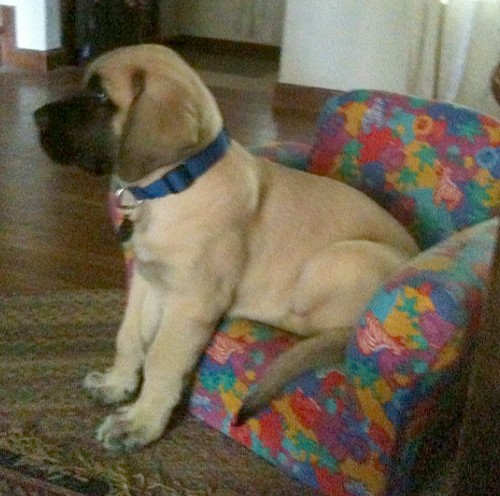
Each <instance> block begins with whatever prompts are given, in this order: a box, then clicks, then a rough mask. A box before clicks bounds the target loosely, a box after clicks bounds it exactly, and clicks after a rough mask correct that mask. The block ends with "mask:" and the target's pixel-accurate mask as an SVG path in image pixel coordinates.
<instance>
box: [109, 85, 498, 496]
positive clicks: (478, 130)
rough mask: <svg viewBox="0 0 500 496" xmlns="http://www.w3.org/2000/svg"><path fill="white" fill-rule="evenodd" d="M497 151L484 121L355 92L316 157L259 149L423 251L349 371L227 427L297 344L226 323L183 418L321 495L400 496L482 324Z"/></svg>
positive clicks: (395, 283) (353, 346)
mask: <svg viewBox="0 0 500 496" xmlns="http://www.w3.org/2000/svg"><path fill="white" fill-rule="evenodd" d="M499 147H500V123H498V122H496V121H494V120H493V119H492V118H489V117H486V116H482V115H479V114H476V113H474V112H471V111H469V110H466V109H462V108H459V107H456V106H453V105H449V104H439V103H432V102H428V101H424V100H420V99H415V98H410V97H404V96H400V95H391V94H387V93H381V92H368V91H355V92H351V93H348V94H345V95H342V96H341V97H338V98H336V99H332V100H331V101H329V102H328V103H327V105H326V106H325V108H324V110H323V112H322V114H321V118H320V126H319V133H318V138H317V142H316V144H315V146H314V147H313V149H312V150H310V149H309V148H308V147H307V146H304V145H300V144H290V143H287V144H281V145H280V144H274V145H271V146H270V147H265V148H262V149H257V150H254V152H255V153H258V154H264V155H266V156H268V157H269V158H271V159H272V160H276V161H278V162H281V163H284V164H285V165H288V166H291V167H296V168H299V169H301V170H309V171H310V172H314V173H318V174H323V175H330V176H332V177H336V178H338V179H340V180H343V181H345V182H348V183H349V184H351V185H353V186H355V187H357V188H359V189H362V190H364V191H366V192H367V193H368V194H369V195H370V196H372V197H373V198H374V199H376V200H377V201H378V202H380V203H381V204H382V205H384V206H385V207H386V208H387V209H388V210H389V211H391V212H393V214H394V215H395V216H396V217H397V218H398V219H399V220H400V221H402V222H403V223H404V224H405V225H406V226H408V227H409V229H411V231H412V233H413V234H414V235H415V237H416V239H418V241H419V243H420V245H421V246H422V247H423V248H428V247H430V248H429V249H427V250H425V251H424V252H422V253H421V254H420V255H419V256H418V257H416V258H415V259H414V260H413V261H412V262H411V263H410V264H409V265H408V266H406V267H405V268H404V269H402V270H401V271H400V273H398V274H397V275H396V276H395V277H393V278H392V280H390V281H389V282H388V283H387V284H386V285H385V287H384V288H382V289H381V290H380V291H379V292H378V293H377V294H376V295H375V297H374V298H373V300H372V301H371V303H370V304H369V306H368V308H367V309H366V312H365V313H364V315H363V316H362V317H361V319H360V321H359V325H358V327H357V329H356V333H355V334H354V335H353V337H352V340H351V342H350V344H349V346H348V350H347V353H346V360H345V363H342V364H338V366H337V367H334V368H333V367H332V368H328V369H326V368H325V369H322V370H317V371H314V372H309V373H307V374H304V375H302V376H301V377H299V378H297V379H296V380H295V381H293V382H291V383H290V384H289V385H288V386H287V387H286V389H285V391H284V393H283V394H282V395H280V397H279V398H276V399H275V400H274V401H273V402H272V404H271V405H270V406H269V407H268V408H266V409H264V410H263V411H262V412H261V413H260V414H259V415H258V416H257V417H256V418H253V419H250V420H249V421H248V422H247V423H246V424H245V425H243V426H240V427H236V426H234V425H233V424H232V421H233V419H234V416H235V414H236V413H237V412H238V410H239V408H240V406H241V404H242V401H243V399H244V397H245V395H246V394H248V392H249V391H250V390H251V388H252V387H253V385H254V384H256V383H257V381H258V380H259V379H260V378H261V377H262V375H263V374H265V372H266V370H267V368H268V366H269V364H270V363H271V362H272V360H273V359H274V358H276V357H277V356H278V355H279V354H280V353H282V352H283V351H284V350H285V349H287V348H288V347H290V346H293V343H294V342H295V341H294V340H295V338H294V337H293V336H291V335H290V334H287V333H283V332H281V331H279V330H276V329H272V328H269V327H266V326H263V325H258V324H255V323H250V322H247V321H243V320H225V321H223V322H222V324H221V325H220V328H219V329H218V330H217V332H216V334H215V335H214V337H213V340H212V343H211V344H210V346H209V348H208V349H207V352H206V353H205V355H204V357H203V359H202V361H201V364H200V367H199V370H198V375H197V380H196V383H195V385H194V389H193V393H192V396H191V400H190V410H191V412H192V413H193V414H194V415H196V416H198V417H199V418H201V419H202V420H203V421H205V422H206V423H207V424H208V425H210V426H212V427H214V428H216V429H219V430H220V431H221V432H223V433H225V434H227V435H228V436H230V437H232V438H233V439H235V440H236V441H238V442H240V443H242V444H243V445H245V446H247V447H248V448H250V449H252V450H253V451H254V452H255V453H257V454H258V455H259V456H262V457H264V458H265V459H267V460H269V461H270V462H271V463H273V464H275V465H277V466H278V467H280V468H282V469H283V470H285V471H287V472H288V473H290V475H292V476H293V477H296V478H298V479H300V480H301V481H303V482H304V483H305V484H308V485H310V486H312V487H314V488H317V489H318V490H319V491H320V492H322V493H324V494H327V495H333V496H381V495H393V496H394V495H403V494H407V491H408V490H409V489H410V487H411V484H412V479H411V470H412V467H413V464H414V460H415V456H416V454H417V453H418V449H419V447H420V445H421V443H422V440H423V438H424V435H425V434H426V430H427V429H428V428H429V425H430V419H431V418H432V413H433V411H434V410H435V408H436V403H437V399H438V397H439V395H440V393H441V392H442V391H443V389H444V388H446V385H447V384H448V383H449V382H450V381H451V380H452V379H453V376H454V373H455V372H456V370H457V367H458V365H459V363H460V357H461V354H462V352H463V348H464V346H463V343H464V337H465V335H466V333H467V332H468V331H471V330H475V329H476V328H477V322H478V318H479V315H480V307H481V299H482V294H483V291H484V289H485V286H486V283H487V277H488V272H489V265H490V260H491V255H492V252H493V246H494V242H495V234H496V226H497V219H494V218H491V219H490V217H492V213H493V210H494V209H495V208H498V206H499V204H500V198H499V196H500V184H499V176H500V171H499V167H500V165H499V162H498V161H499V157H500V152H499ZM112 211H113V212H114V208H113V206H112ZM114 218H115V223H119V222H120V219H119V216H117V215H116V212H115V213H114ZM488 219H489V220H488ZM469 226H472V227H469ZM128 250H129V251H128V254H129V255H128V258H130V256H131V255H132V254H131V252H130V247H128Z"/></svg>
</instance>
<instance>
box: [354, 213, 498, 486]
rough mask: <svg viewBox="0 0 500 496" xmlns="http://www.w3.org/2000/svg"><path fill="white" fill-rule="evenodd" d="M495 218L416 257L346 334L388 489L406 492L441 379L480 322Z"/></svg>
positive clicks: (450, 374)
mask: <svg viewBox="0 0 500 496" xmlns="http://www.w3.org/2000/svg"><path fill="white" fill-rule="evenodd" d="M497 222H498V220H497V219H490V220H488V221H485V222H482V223H480V224H478V225H476V226H474V227H471V228H469V229H466V230H464V231H462V232H459V233H456V234H454V235H452V236H451V237H450V238H449V239H447V240H445V241H444V242H441V243H440V244H438V245H436V246H435V247H433V248H431V249H428V250H426V251H425V252H423V253H421V254H420V255H419V256H418V257H416V258H415V259H414V260H413V261H412V262H411V263H410V265H408V266H407V267H406V268H405V269H404V270H403V271H402V272H401V273H400V274H398V275H397V276H396V277H395V278H393V279H392V280H391V281H390V282H388V284H386V286H385V287H384V289H383V290H381V291H380V292H379V293H378V294H377V295H376V296H375V297H374V298H373V300H372V301H371V303H370V304H369V306H368V308H367V310H366V312H365V314H364V316H363V318H362V319H361V321H360V324H359V326H358V329H357V333H356V336H355V337H354V339H353V340H352V341H351V343H350V345H349V347H348V350H347V357H346V366H345V371H346V376H347V379H348V381H349V383H351V384H352V387H353V388H354V393H355V395H356V397H357V400H358V404H359V408H360V410H361V413H362V415H363V416H365V417H366V419H367V420H368V428H369V429H370V430H371V431H373V433H374V440H375V441H376V445H377V447H376V449H377V451H378V452H379V455H380V456H391V457H392V461H391V467H390V477H389V479H390V486H389V487H388V494H391V495H393V494H406V493H405V491H407V490H408V488H409V486H410V485H411V482H412V481H411V478H409V474H410V473H411V468H412V467H413V464H414V461H415V456H416V453H417V451H418V448H419V446H420V445H421V443H422V441H423V439H424V434H425V433H426V430H427V429H428V428H429V427H430V422H429V420H430V418H431V416H432V412H433V411H434V409H435V408H436V406H437V400H438V395H439V394H440V392H441V391H442V389H443V386H445V385H446V384H448V383H449V382H450V381H452V380H453V379H454V376H455V374H456V372H457V366H458V364H459V363H460V360H461V358H462V357H463V356H464V352H465V349H466V346H465V344H466V336H467V332H468V331H471V330H474V329H476V328H477V322H478V318H479V316H480V311H481V308H480V307H481V300H482V294H483V292H484V291H485V287H486V285H487V277H488V272H489V266H490V260H491V254H492V252H493V247H494V243H495V233H496V226H497Z"/></svg>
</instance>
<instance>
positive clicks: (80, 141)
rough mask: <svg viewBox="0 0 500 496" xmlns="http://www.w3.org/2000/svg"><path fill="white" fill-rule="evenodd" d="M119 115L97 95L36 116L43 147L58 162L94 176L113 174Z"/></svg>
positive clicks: (46, 108) (63, 102)
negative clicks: (115, 122)
mask: <svg viewBox="0 0 500 496" xmlns="http://www.w3.org/2000/svg"><path fill="white" fill-rule="evenodd" d="M115 111H116V107H115V105H114V104H113V103H111V102H110V101H109V100H108V99H104V98H102V96H100V95H95V94H82V95H78V96H74V97H72V98H69V99H65V100H61V101H57V102H54V103H49V104H47V105H44V106H43V107H41V108H39V109H38V110H36V111H35V113H34V119H35V122H36V125H37V127H38V130H39V137H40V143H41V145H42V147H43V149H44V150H45V152H46V153H47V155H48V156H49V157H50V158H51V159H52V160H54V161H55V162H58V163H60V164H63V165H70V164H71V165H76V166H78V167H80V168H82V169H85V170H86V171H88V172H91V173H93V174H107V173H110V172H111V170H112V168H113V164H114V162H115V158H116V150H117V144H116V138H115V136H114V133H113V131H112V128H111V120H112V117H113V115H114V113H115Z"/></svg>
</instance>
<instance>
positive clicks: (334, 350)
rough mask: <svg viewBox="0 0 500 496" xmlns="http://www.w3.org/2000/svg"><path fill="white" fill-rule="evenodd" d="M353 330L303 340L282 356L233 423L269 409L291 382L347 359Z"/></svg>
mask: <svg viewBox="0 0 500 496" xmlns="http://www.w3.org/2000/svg"><path fill="white" fill-rule="evenodd" d="M352 332H353V330H352V328H350V327H345V328H344V327H342V328H337V329H334V330H332V331H330V332H327V333H321V334H318V335H316V336H314V337H311V338H307V339H304V340H303V341H300V342H299V343H297V344H296V345H295V346H294V347H292V348H290V349H289V350H287V351H285V352H284V353H283V354H281V355H280V356H279V357H278V358H277V359H276V360H275V361H274V362H273V363H272V364H271V365H270V366H269V370H268V371H267V373H266V375H265V376H264V378H263V379H262V381H261V382H260V384H257V386H256V388H255V389H254V390H253V391H252V393H250V394H249V395H248V396H247V397H246V398H245V400H244V401H243V405H242V406H241V408H240V410H239V412H238V414H237V415H236V417H235V419H234V421H233V424H234V425H241V424H243V423H244V422H245V421H246V420H248V419H249V418H250V417H253V416H254V415H255V414H256V413H257V412H258V411H259V410H261V409H262V408H263V407H264V406H266V405H267V404H268V403H269V402H270V401H271V399H273V398H274V397H275V396H276V395H277V394H278V393H279V392H280V391H281V390H282V389H283V388H284V387H285V385H286V384H287V383H288V382H290V381H291V380H292V379H295V378H296V377H298V376H299V375H301V374H303V373H304V372H307V371H308V370H311V369H314V368H318V367H323V366H327V365H333V364H335V363H339V362H342V361H343V359H344V352H345V345H346V343H347V340H348V338H349V336H350V335H351V333H352Z"/></svg>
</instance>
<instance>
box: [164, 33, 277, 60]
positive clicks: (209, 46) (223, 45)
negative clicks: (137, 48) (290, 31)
mask: <svg viewBox="0 0 500 496" xmlns="http://www.w3.org/2000/svg"><path fill="white" fill-rule="evenodd" d="M162 44H163V45H167V46H169V47H171V48H173V49H174V50H175V48H176V47H179V46H190V47H194V48H203V49H204V50H207V51H209V52H212V53H230V54H233V55H242V56H244V55H248V54H251V55H258V56H260V57H265V58H271V59H277V60H278V59H279V57H280V54H281V48H280V47H279V46H274V45H263V44H260V43H252V42H246V41H233V40H224V39H220V38H205V37H200V36H190V35H177V36H173V37H170V38H166V39H163V40H162Z"/></svg>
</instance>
